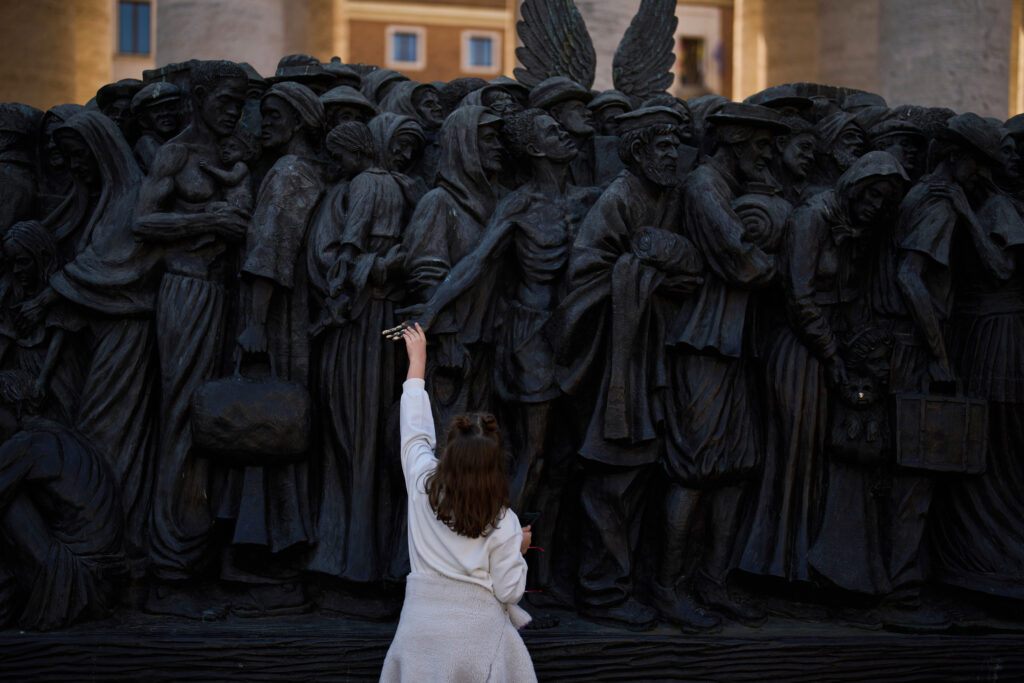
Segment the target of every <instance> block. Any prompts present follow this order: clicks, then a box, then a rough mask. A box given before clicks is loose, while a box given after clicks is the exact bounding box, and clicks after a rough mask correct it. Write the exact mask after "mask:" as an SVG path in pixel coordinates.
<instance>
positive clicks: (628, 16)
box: [576, 0, 640, 90]
mask: <svg viewBox="0 0 1024 683" xmlns="http://www.w3.org/2000/svg"><path fill="white" fill-rule="evenodd" d="M576 7H577V9H579V11H580V16H582V17H583V21H584V22H586V24H587V30H588V31H589V32H590V38H591V40H593V41H594V52H595V53H596V54H597V76H596V77H595V79H594V89H595V90H607V89H609V88H612V87H614V86H613V85H612V58H613V57H615V50H617V49H618V48H619V42H620V41H621V40H622V36H623V35H624V34H625V33H626V29H627V28H629V22H631V21H632V20H633V15H635V14H636V11H637V10H638V9H640V0H615V2H606V1H605V0H576Z"/></svg>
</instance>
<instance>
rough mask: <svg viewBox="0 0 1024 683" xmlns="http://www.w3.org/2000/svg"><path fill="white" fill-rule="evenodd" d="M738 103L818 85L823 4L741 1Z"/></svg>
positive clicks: (736, 68) (738, 3)
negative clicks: (784, 88) (777, 88)
mask: <svg viewBox="0 0 1024 683" xmlns="http://www.w3.org/2000/svg"><path fill="white" fill-rule="evenodd" d="M735 13H736V14H735V24H734V26H735V29H736V32H735V34H734V36H733V40H734V41H735V43H734V54H735V55H736V61H735V66H734V72H733V79H734V80H733V99H735V100H742V99H743V98H745V97H748V96H749V95H752V94H754V93H755V92H758V91H759V90H763V89H764V88H767V87H770V86H773V85H781V84H783V83H794V82H800V81H816V80H818V3H816V2H809V1H808V0H736V4H735Z"/></svg>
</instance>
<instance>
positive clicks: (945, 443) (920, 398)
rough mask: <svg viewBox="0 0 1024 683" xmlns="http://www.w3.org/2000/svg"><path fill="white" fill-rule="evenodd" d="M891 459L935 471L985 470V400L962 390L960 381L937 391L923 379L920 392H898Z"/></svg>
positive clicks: (986, 437)
mask: <svg viewBox="0 0 1024 683" xmlns="http://www.w3.org/2000/svg"><path fill="white" fill-rule="evenodd" d="M895 400H896V406H895V410H896V462H897V464H899V465H901V466H903V467H910V468H913V469H920V470H933V471H937V472H962V473H965V474H978V473H980V472H984V471H985V451H986V450H987V449H988V403H987V402H985V401H984V400H982V399H977V398H969V397H967V396H965V395H964V392H963V385H962V384H961V383H960V382H957V383H956V391H955V392H954V393H952V394H942V393H938V392H935V391H933V390H932V386H931V383H927V382H926V383H925V388H924V391H922V392H919V393H904V394H897V395H896V397H895Z"/></svg>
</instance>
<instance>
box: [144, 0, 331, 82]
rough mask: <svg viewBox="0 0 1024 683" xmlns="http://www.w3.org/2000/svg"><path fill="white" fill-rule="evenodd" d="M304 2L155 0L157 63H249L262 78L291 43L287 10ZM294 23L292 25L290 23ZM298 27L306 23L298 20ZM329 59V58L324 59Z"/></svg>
mask: <svg viewBox="0 0 1024 683" xmlns="http://www.w3.org/2000/svg"><path fill="white" fill-rule="evenodd" d="M304 3H305V0H244V1H239V0H202V2H196V1H195V0H160V1H159V2H158V3H157V20H156V27H157V29H156V30H157V40H156V65H157V66H158V67H160V66H163V65H165V64H167V63H169V62H183V61H186V60H189V59H228V60H231V61H236V62H249V63H250V64H252V66H253V67H254V68H255V69H256V70H257V71H259V72H260V74H262V75H264V76H270V75H273V73H274V71H275V69H276V68H277V60H279V59H280V58H281V57H283V56H284V55H286V54H288V53H289V50H288V49H287V48H288V47H289V46H294V45H296V44H297V43H298V44H301V43H302V41H295V40H292V39H291V36H289V35H288V32H287V28H288V24H289V22H288V21H287V12H286V10H287V11H288V12H294V11H296V7H295V5H298V4H303V8H302V9H303V10H304ZM292 23H294V22H292ZM302 23H303V24H304V23H305V22H302ZM328 57H329V55H328Z"/></svg>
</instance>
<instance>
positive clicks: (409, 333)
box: [402, 323, 427, 379]
mask: <svg viewBox="0 0 1024 683" xmlns="http://www.w3.org/2000/svg"><path fill="white" fill-rule="evenodd" d="M402 338H403V339H405V350H406V352H407V353H408V354H409V373H408V374H407V375H406V376H405V378H406V379H423V377H424V375H425V374H426V370H427V336H426V335H425V334H424V333H423V328H422V327H420V324H419V323H415V324H414V325H412V326H410V327H407V328H405V329H404V330H402Z"/></svg>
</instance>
